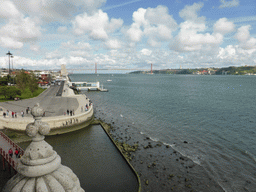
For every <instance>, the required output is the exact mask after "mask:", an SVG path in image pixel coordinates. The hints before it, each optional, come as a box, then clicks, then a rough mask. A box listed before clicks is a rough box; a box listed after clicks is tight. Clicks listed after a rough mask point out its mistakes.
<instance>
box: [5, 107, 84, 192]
mask: <svg viewBox="0 0 256 192" xmlns="http://www.w3.org/2000/svg"><path fill="white" fill-rule="evenodd" d="M31 114H32V115H33V117H34V119H35V121H34V123H30V124H28V125H27V128H26V133H27V135H28V136H30V137H32V142H31V143H30V145H29V146H28V147H27V149H26V150H25V153H24V155H23V156H22V157H21V159H20V161H19V163H18V166H17V171H18V173H17V174H16V175H15V176H13V177H12V178H11V179H10V180H9V181H8V182H7V184H6V185H5V187H4V189H3V192H18V191H19V192H20V191H26V192H32V191H33V192H39V191H40V192H53V191H54V192H62V191H63V192H64V191H70V192H71V191H72V192H84V190H83V189H82V188H81V186H80V182H79V179H78V178H77V176H76V175H75V174H74V173H73V172H72V170H71V169H70V168H68V167H66V166H63V165H61V158H60V156H59V155H58V154H57V153H56V151H54V150H53V148H52V146H51V145H49V144H48V143H47V142H45V141H44V135H47V134H48V133H49V132H50V127H49V125H48V124H47V123H45V122H42V121H41V118H42V116H43V109H42V108H41V107H39V104H37V105H35V107H33V108H32V110H31Z"/></svg>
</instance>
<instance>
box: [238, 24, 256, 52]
mask: <svg viewBox="0 0 256 192" xmlns="http://www.w3.org/2000/svg"><path fill="white" fill-rule="evenodd" d="M250 29H251V26H250V25H246V26H242V27H240V28H239V29H238V30H237V33H236V35H235V38H236V39H237V40H238V41H239V45H240V47H241V48H243V49H254V50H256V38H253V37H250V31H249V30H250Z"/></svg>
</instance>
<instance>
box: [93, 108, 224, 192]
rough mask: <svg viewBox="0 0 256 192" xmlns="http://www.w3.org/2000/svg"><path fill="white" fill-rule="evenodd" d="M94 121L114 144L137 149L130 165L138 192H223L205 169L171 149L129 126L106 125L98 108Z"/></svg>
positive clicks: (109, 123) (132, 153)
mask: <svg viewBox="0 0 256 192" xmlns="http://www.w3.org/2000/svg"><path fill="white" fill-rule="evenodd" d="M95 118H97V119H99V120H100V121H101V122H104V124H105V125H107V126H108V129H109V134H110V135H111V137H112V139H113V140H114V141H115V142H116V141H117V142H119V143H121V144H124V143H125V144H128V145H130V146H134V145H137V146H138V147H137V150H135V151H132V152H131V156H130V161H129V162H130V164H131V165H132V167H133V168H134V169H135V170H136V172H137V173H138V175H139V177H140V181H141V188H142V190H141V191H155V192H157V191H166V192H167V191H182V192H183V191H184V192H192V191H194V192H195V191H213V192H215V191H216V192H217V191H218V192H220V191H224V189H223V188H222V187H221V186H220V185H219V184H218V183H217V181H215V179H214V178H213V177H211V176H209V175H208V173H207V171H206V170H205V169H204V167H202V166H200V165H198V164H196V163H194V162H193V161H192V160H191V159H189V158H187V157H185V156H183V155H182V154H180V153H179V152H177V151H176V150H174V149H173V148H171V146H169V145H166V144H164V143H162V142H161V141H154V140H152V139H150V138H149V137H147V136H146V135H144V134H141V133H140V132H138V131H137V130H133V129H132V126H133V125H132V124H130V125H129V124H128V125H122V124H121V125H119V124H118V122H114V121H113V120H111V122H109V121H108V120H106V119H104V114H102V115H101V113H100V111H98V110H97V108H96V110H95Z"/></svg>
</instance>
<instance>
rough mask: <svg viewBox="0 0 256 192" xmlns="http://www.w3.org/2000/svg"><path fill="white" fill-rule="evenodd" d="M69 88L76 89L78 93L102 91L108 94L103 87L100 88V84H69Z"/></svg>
mask: <svg viewBox="0 0 256 192" xmlns="http://www.w3.org/2000/svg"><path fill="white" fill-rule="evenodd" d="M68 85H69V87H75V88H76V89H77V90H78V91H101V92H107V91H108V90H107V89H104V88H103V86H100V82H99V81H97V82H70V81H69V82H68Z"/></svg>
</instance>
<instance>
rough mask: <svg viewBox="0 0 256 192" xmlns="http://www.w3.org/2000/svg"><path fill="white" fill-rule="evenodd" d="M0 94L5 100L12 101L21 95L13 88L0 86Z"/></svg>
mask: <svg viewBox="0 0 256 192" xmlns="http://www.w3.org/2000/svg"><path fill="white" fill-rule="evenodd" d="M0 94H1V95H4V97H5V98H9V99H14V98H15V97H16V96H17V95H19V96H20V95H21V91H20V90H19V89H17V88H16V87H14V86H0Z"/></svg>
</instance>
